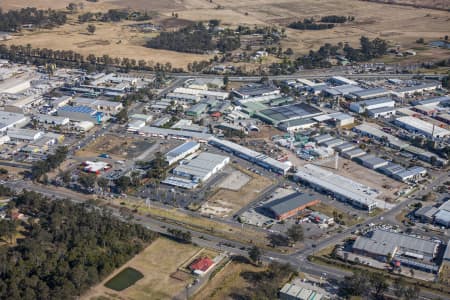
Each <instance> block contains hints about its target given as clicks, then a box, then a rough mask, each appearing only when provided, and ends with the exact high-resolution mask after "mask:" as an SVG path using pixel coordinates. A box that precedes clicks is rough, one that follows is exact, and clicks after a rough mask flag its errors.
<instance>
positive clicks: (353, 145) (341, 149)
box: [334, 142, 357, 152]
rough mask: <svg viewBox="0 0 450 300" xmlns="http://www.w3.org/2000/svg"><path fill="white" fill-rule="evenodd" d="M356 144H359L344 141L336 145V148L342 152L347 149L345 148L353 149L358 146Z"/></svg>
mask: <svg viewBox="0 0 450 300" xmlns="http://www.w3.org/2000/svg"><path fill="white" fill-rule="evenodd" d="M356 146H357V145H356V144H354V143H350V142H347V143H343V144H341V145H337V146H335V147H334V149H335V150H336V151H338V152H342V151H345V150H351V149H354V148H356Z"/></svg>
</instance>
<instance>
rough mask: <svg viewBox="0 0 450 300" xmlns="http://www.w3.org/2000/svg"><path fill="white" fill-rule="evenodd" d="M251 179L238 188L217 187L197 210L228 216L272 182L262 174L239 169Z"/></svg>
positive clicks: (253, 198)
mask: <svg viewBox="0 0 450 300" xmlns="http://www.w3.org/2000/svg"><path fill="white" fill-rule="evenodd" d="M240 172H242V173H246V175H247V176H249V177H251V178H252V179H251V180H250V181H249V182H248V183H246V184H245V185H243V186H242V187H241V188H240V189H238V190H231V189H226V188H219V189H218V190H217V192H216V193H214V194H213V195H212V196H211V197H210V198H209V199H208V201H206V202H205V203H204V204H203V205H202V207H201V208H200V210H199V212H200V213H202V214H206V215H215V216H218V217H229V216H231V215H232V214H233V213H235V212H236V211H238V210H239V209H240V208H242V207H243V206H245V205H247V204H249V203H250V202H252V201H253V200H255V199H256V197H257V196H258V195H259V194H260V193H261V192H262V191H263V190H264V189H266V188H268V187H269V186H271V185H272V184H273V182H272V181H271V180H270V179H269V178H267V177H264V176H259V175H256V174H252V173H250V172H246V170H240Z"/></svg>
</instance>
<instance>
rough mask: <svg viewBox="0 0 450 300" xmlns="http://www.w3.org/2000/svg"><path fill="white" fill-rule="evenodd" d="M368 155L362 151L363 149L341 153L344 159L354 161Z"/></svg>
mask: <svg viewBox="0 0 450 300" xmlns="http://www.w3.org/2000/svg"><path fill="white" fill-rule="evenodd" d="M366 154H367V152H366V151H364V150H362V149H361V148H355V149H352V150H347V151H343V152H341V155H342V157H345V158H347V159H354V158H356V157H360V156H363V155H366Z"/></svg>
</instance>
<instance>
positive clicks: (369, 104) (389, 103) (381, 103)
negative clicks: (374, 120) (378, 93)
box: [349, 97, 395, 114]
mask: <svg viewBox="0 0 450 300" xmlns="http://www.w3.org/2000/svg"><path fill="white" fill-rule="evenodd" d="M394 106H395V101H394V100H392V99H391V98H388V97H381V98H374V99H370V100H363V101H358V102H353V103H351V104H350V107H349V109H350V110H351V111H353V112H356V113H359V114H361V113H363V112H365V111H366V110H373V109H377V108H384V107H391V108H392V107H394Z"/></svg>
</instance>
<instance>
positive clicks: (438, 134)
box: [395, 116, 450, 138]
mask: <svg viewBox="0 0 450 300" xmlns="http://www.w3.org/2000/svg"><path fill="white" fill-rule="evenodd" d="M395 124H396V125H398V126H400V127H402V128H404V129H406V130H408V131H410V132H414V133H418V134H422V135H424V136H426V137H428V138H444V137H447V136H449V135H450V131H448V130H447V129H444V128H441V127H439V126H436V125H433V124H431V123H428V122H425V121H422V120H421V119H419V118H415V117H410V116H405V117H400V118H397V119H396V120H395Z"/></svg>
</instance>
